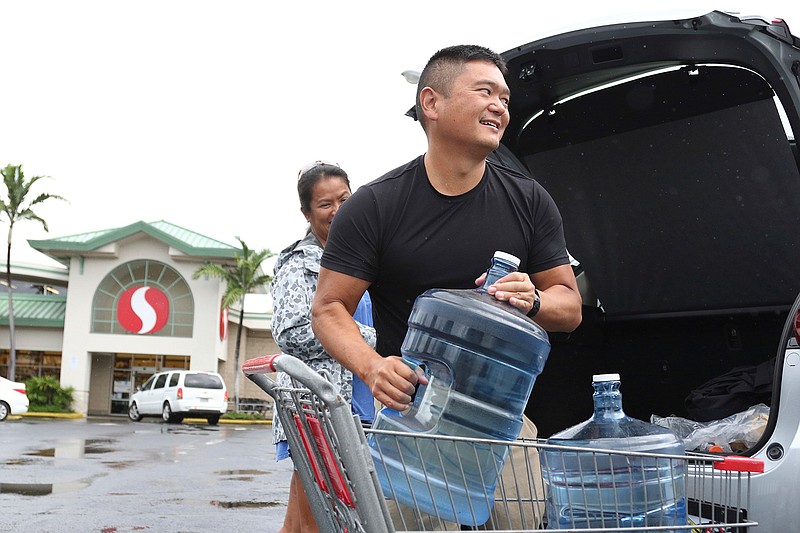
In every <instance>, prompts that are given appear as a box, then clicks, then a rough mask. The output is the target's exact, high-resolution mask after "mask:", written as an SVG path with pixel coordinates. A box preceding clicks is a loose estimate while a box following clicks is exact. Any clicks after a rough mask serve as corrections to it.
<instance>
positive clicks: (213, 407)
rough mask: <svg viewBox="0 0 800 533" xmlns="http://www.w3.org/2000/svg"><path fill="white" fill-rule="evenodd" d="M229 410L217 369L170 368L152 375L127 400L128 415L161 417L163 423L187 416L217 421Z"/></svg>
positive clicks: (173, 421) (133, 418)
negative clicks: (205, 370) (214, 370)
mask: <svg viewBox="0 0 800 533" xmlns="http://www.w3.org/2000/svg"><path fill="white" fill-rule="evenodd" d="M227 410H228V391H227V389H226V388H225V382H224V381H223V380H222V376H220V375H219V374H217V373H216V372H197V371H193V370H170V371H164V372H159V373H158V374H153V375H152V376H151V377H150V379H148V380H147V381H145V383H144V384H143V385H142V386H141V387H139V388H138V389H137V390H136V392H134V393H133V395H132V396H131V399H130V401H129V402H128V417H129V418H130V419H131V420H133V421H134V422H138V421H139V420H141V419H142V418H143V417H145V416H160V417H161V418H162V419H163V420H164V422H168V423H175V422H181V421H182V420H183V419H184V418H186V417H194V418H205V419H206V420H207V421H208V423H209V424H211V425H212V426H213V425H216V424H217V423H219V418H220V416H222V415H224V414H225V412H226V411H227Z"/></svg>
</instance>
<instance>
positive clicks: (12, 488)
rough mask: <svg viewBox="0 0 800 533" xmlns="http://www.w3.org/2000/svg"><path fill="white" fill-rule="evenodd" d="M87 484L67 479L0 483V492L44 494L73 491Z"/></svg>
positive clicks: (27, 494) (26, 494)
mask: <svg viewBox="0 0 800 533" xmlns="http://www.w3.org/2000/svg"><path fill="white" fill-rule="evenodd" d="M88 486H89V484H88V483H86V482H85V481H69V482H66V483H0V494H21V495H22V496H46V495H47V494H57V493H62V492H74V491H76V490H81V489H85V488H86V487H88Z"/></svg>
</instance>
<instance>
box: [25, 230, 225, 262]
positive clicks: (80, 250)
mask: <svg viewBox="0 0 800 533" xmlns="http://www.w3.org/2000/svg"><path fill="white" fill-rule="evenodd" d="M140 232H141V233H146V234H147V235H150V236H151V237H153V238H154V239H157V240H159V241H162V242H164V243H165V244H167V245H169V246H171V247H172V248H175V249H176V250H179V251H180V252H182V253H184V254H186V255H188V256H191V257H197V258H201V259H202V258H204V259H211V258H217V259H233V257H234V254H236V252H237V251H239V248H237V247H235V246H231V245H230V244H226V243H224V242H221V241H218V240H215V239H212V238H210V237H206V236H205V235H201V234H199V233H195V232H193V231H190V230H188V229H185V228H182V227H180V226H176V225H175V224H171V223H169V222H167V221H164V220H159V221H157V222H142V221H139V222H135V223H133V224H130V225H128V226H124V227H121V228H111V229H105V230H97V231H90V232H88V233H80V234H77V235H68V236H66V237H57V238H55V239H44V240H33V239H29V240H28V244H30V245H31V247H32V248H33V249H35V250H38V251H40V252H42V253H43V254H45V255H47V256H50V257H52V258H53V259H55V260H56V261H59V262H61V263H63V264H65V265H69V258H70V257H72V256H75V255H83V254H88V253H90V252H92V251H95V250H98V249H99V248H102V247H103V246H106V245H108V244H111V243H114V242H116V241H119V240H121V239H124V238H126V237H129V236H131V235H134V234H136V233H140Z"/></svg>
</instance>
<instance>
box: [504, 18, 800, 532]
mask: <svg viewBox="0 0 800 533" xmlns="http://www.w3.org/2000/svg"><path fill="white" fill-rule="evenodd" d="M531 9H532V10H533V11H535V8H531ZM503 56H504V57H505V59H506V61H507V62H508V65H509V73H508V76H507V82H508V84H509V86H510V88H511V104H510V113H511V122H510V124H509V126H508V129H507V130H506V132H505V135H504V138H503V144H502V145H501V147H500V149H498V150H497V151H496V152H495V153H494V154H493V155H492V157H493V158H494V159H496V160H497V161H499V162H500V163H501V164H505V165H506V166H510V167H514V168H517V169H520V170H523V171H524V172H526V173H529V174H530V175H531V176H533V178H535V179H536V180H537V181H539V182H540V183H541V184H542V185H543V186H544V187H545V188H546V189H547V190H548V191H549V192H550V194H551V195H552V196H553V198H554V199H555V201H556V203H557V204H558V206H559V208H560V211H561V214H562V216H563V219H564V229H565V234H566V239H567V246H568V249H569V252H570V254H571V255H572V256H573V257H574V258H575V259H576V261H577V263H579V266H576V267H575V268H576V273H577V274H578V279H579V282H580V286H581V290H582V293H583V302H584V309H583V323H582V325H581V326H580V327H579V328H578V329H577V330H576V331H575V332H573V333H572V334H569V335H566V334H553V335H551V342H552V351H551V353H550V356H549V359H548V362H547V365H546V367H545V369H544V372H543V373H542V375H541V376H540V377H539V378H538V380H537V382H536V385H535V386H534V389H533V394H532V396H531V399H530V402H529V405H528V409H527V411H526V412H527V414H528V416H529V417H530V418H531V419H532V420H533V421H534V422H535V423H536V424H537V425H538V427H539V430H540V436H542V437H547V436H549V435H552V434H553V433H556V432H558V431H560V430H562V429H564V428H567V427H570V426H572V425H574V424H576V423H579V422H581V421H583V420H585V419H587V418H589V416H591V413H592V403H591V377H592V375H593V374H601V373H606V372H619V373H620V374H621V377H622V392H623V401H624V407H625V411H626V413H627V414H629V415H630V416H634V417H636V418H639V419H643V420H651V417H652V416H654V415H656V416H661V417H667V416H670V415H672V416H674V417H678V418H684V419H687V420H695V421H702V422H704V423H707V422H709V421H710V420H717V419H722V418H723V416H722V415H725V414H727V413H728V412H731V414H732V413H736V412H740V411H744V410H745V409H746V408H747V407H749V406H753V405H756V406H758V405H761V404H763V406H764V407H765V408H766V409H767V412H768V416H767V417H766V418H765V419H764V421H763V423H762V424H761V426H760V429H759V430H758V433H757V434H756V436H755V438H754V439H752V441H750V442H747V441H743V442H745V443H746V444H745V445H744V446H742V442H737V443H736V444H737V448H736V451H737V453H739V454H743V455H748V456H752V457H755V458H759V459H762V460H763V461H764V463H765V471H764V473H762V474H755V475H754V477H753V479H752V482H751V489H752V494H751V498H752V499H751V501H750V502H749V503H748V504H746V508H743V509H742V511H743V512H744V513H747V516H748V517H749V518H751V519H753V520H755V521H757V522H758V523H759V524H760V525H759V527H758V531H759V533H784V532H787V531H797V529H798V527H800V526H798V523H800V505H798V503H797V497H798V491H797V487H798V485H797V483H798V482H797V479H798V473H800V349H798V348H797V344H796V343H795V342H794V337H797V336H798V335H800V332H798V327H797V325H796V323H795V317H796V316H797V312H798V308H799V307H800V300H799V299H798V294H800V228H799V227H798V220H800V170H799V167H800V163H799V161H800V160H799V158H798V151H797V144H796V141H795V132H797V131H799V130H800V41H799V40H798V39H797V38H796V37H793V36H792V34H791V33H790V32H789V28H788V26H787V24H786V23H785V22H784V21H782V20H777V19H767V20H762V19H760V18H747V19H742V18H739V17H737V16H735V15H731V14H726V13H722V12H711V13H708V14H705V15H702V16H697V17H692V18H685V19H676V20H661V21H647V22H640V23H626V24H619V25H611V26H602V27H594V28H588V29H583V30H578V31H572V32H569V33H564V34H560V35H555V36H552V37H547V38H544V39H540V40H537V41H534V42H530V43H527V44H526V43H520V46H518V47H516V48H514V49H511V50H509V51H507V52H505V53H504V54H503ZM726 376H727V377H729V378H731V379H728V380H726V379H725V378H726ZM715 386H716V387H717V388H716V389H715V388H714V387H715ZM698 399H699V401H698ZM700 419H705V420H700ZM733 429H735V428H733ZM725 438H726V437H725V436H724V435H720V436H719V439H720V440H725ZM725 444H732V442H725Z"/></svg>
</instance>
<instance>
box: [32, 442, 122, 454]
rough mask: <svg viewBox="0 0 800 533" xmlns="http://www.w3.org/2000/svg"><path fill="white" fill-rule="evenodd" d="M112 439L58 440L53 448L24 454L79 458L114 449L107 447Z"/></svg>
mask: <svg viewBox="0 0 800 533" xmlns="http://www.w3.org/2000/svg"><path fill="white" fill-rule="evenodd" d="M113 443H114V441H113V440H112V439H68V440H62V441H58V443H57V444H56V446H55V447H53V448H42V449H41V450H37V451H35V452H30V453H27V454H25V455H33V456H36V457H57V458H59V459H80V458H81V457H83V456H85V455H92V454H100V453H109V452H113V451H114V450H113V449H111V448H110V447H109V445H110V444H113Z"/></svg>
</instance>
